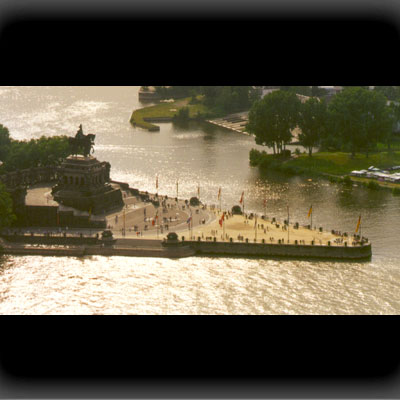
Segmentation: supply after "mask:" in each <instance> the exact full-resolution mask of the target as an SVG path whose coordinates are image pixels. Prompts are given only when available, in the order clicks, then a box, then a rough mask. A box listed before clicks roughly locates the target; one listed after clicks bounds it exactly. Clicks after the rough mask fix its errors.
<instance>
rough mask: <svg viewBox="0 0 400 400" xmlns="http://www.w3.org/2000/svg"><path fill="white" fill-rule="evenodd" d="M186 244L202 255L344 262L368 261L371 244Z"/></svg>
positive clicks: (192, 242)
mask: <svg viewBox="0 0 400 400" xmlns="http://www.w3.org/2000/svg"><path fill="white" fill-rule="evenodd" d="M186 243H187V244H189V245H190V246H191V247H192V248H193V249H194V250H196V253H197V254H204V255H206V254H210V255H227V256H229V255H231V256H254V257H263V258H264V257H265V258H268V257H288V258H307V259H308V258H320V259H322V258H326V259H344V260H352V259H354V260H358V259H368V258H370V257H371V244H368V245H364V246H357V247H344V246H311V245H294V244H293V245H292V244H260V243H230V242H204V241H201V242H198V241H197V242H195V241H188V242H186Z"/></svg>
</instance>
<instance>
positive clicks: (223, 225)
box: [222, 218, 225, 242]
mask: <svg viewBox="0 0 400 400" xmlns="http://www.w3.org/2000/svg"><path fill="white" fill-rule="evenodd" d="M222 227H223V241H224V242H225V218H224V220H223V221H222Z"/></svg>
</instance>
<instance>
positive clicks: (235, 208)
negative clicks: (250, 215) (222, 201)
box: [232, 206, 243, 215]
mask: <svg viewBox="0 0 400 400" xmlns="http://www.w3.org/2000/svg"><path fill="white" fill-rule="evenodd" d="M232 214H233V215H242V214H243V213H242V208H241V207H240V206H233V207H232Z"/></svg>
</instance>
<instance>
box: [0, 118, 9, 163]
mask: <svg viewBox="0 0 400 400" xmlns="http://www.w3.org/2000/svg"><path fill="white" fill-rule="evenodd" d="M10 144H11V138H10V132H9V131H8V129H7V128H6V127H5V126H3V125H1V124H0V161H3V162H4V160H5V158H6V156H7V153H8V150H9V147H10Z"/></svg>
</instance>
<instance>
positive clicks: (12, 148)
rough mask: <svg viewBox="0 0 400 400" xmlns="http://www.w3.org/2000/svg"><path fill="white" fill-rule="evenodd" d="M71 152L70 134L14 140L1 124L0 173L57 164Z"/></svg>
mask: <svg viewBox="0 0 400 400" xmlns="http://www.w3.org/2000/svg"><path fill="white" fill-rule="evenodd" d="M70 154H71V148H70V144H69V142H68V136H52V137H45V136H42V137H41V138H39V139H31V140H29V141H26V140H13V139H11V138H10V134H9V131H8V129H7V128H6V127H4V126H3V125H0V160H1V161H2V162H3V165H2V166H1V167H0V173H4V172H9V171H15V170H19V169H27V168H34V167H44V166H56V165H59V164H60V163H61V161H62V160H63V159H65V158H66V157H68V156H69V155H70Z"/></svg>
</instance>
